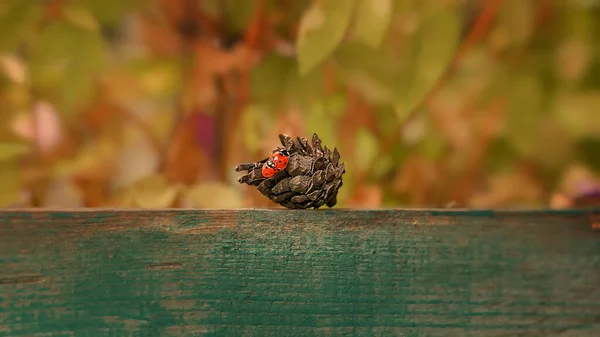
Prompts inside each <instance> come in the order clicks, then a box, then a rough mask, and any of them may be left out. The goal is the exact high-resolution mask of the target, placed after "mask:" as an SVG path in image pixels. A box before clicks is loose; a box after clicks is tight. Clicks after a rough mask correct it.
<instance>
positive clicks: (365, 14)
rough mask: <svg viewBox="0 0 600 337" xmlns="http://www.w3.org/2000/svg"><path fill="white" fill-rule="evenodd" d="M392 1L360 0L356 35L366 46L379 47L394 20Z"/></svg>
mask: <svg viewBox="0 0 600 337" xmlns="http://www.w3.org/2000/svg"><path fill="white" fill-rule="evenodd" d="M392 12H393V3H392V0H358V4H357V10H356V22H355V24H354V33H355V34H356V38H357V39H358V40H359V41H361V42H363V43H364V44H366V45H368V46H370V47H372V48H376V47H378V46H379V45H380V44H381V42H382V41H383V38H384V37H385V34H386V32H387V29H388V27H389V24H390V22H391V19H392Z"/></svg>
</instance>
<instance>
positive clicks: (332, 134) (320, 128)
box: [306, 96, 346, 146]
mask: <svg viewBox="0 0 600 337" xmlns="http://www.w3.org/2000/svg"><path fill="white" fill-rule="evenodd" d="M345 109H346V101H345V100H344V99H341V98H340V97H339V96H333V97H331V98H327V99H323V100H320V101H317V102H315V103H314V104H313V105H312V107H311V108H310V109H309V110H308V116H307V118H306V127H307V129H308V130H310V135H312V133H313V132H316V133H317V134H318V135H319V138H321V140H322V141H323V144H330V146H335V145H333V144H337V137H336V134H337V132H336V130H337V119H338V118H339V117H340V116H341V114H342V113H343V111H344V110H345ZM310 135H309V136H310Z"/></svg>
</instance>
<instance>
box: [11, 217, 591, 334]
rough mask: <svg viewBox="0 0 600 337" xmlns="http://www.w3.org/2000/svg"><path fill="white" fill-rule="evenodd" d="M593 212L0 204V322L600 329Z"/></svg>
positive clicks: (284, 328)
mask: <svg viewBox="0 0 600 337" xmlns="http://www.w3.org/2000/svg"><path fill="white" fill-rule="evenodd" d="M593 215H596V216H597V215H598V211H595V212H594V211H562V212H514V213H511V212H491V211H471V212H469V211H442V210H440V211H419V210H414V211H401V210H377V211H370V210H360V211H356V210H320V211H287V210H236V211H208V210H206V211H204V210H160V211H150V210H148V211H145V210H143V211H142V210H136V211H114V210H100V211H99V210H93V211H55V212H48V211H31V210H29V211H27V210H23V211H3V212H0V336H50V335H52V336H461V337H462V336H593V337H598V336H600V233H598V232H595V231H592V228H591V220H590V219H591V217H592V216H593Z"/></svg>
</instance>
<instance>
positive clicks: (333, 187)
mask: <svg viewBox="0 0 600 337" xmlns="http://www.w3.org/2000/svg"><path fill="white" fill-rule="evenodd" d="M279 140H280V141H281V144H282V145H283V146H284V147H283V149H285V150H287V152H288V154H289V162H288V164H287V166H286V168H285V169H284V170H283V171H281V172H279V173H276V174H275V175H274V176H272V177H270V178H265V177H263V175H262V167H263V164H264V163H265V162H267V160H268V159H269V158H266V159H264V160H261V161H259V162H256V163H248V164H240V165H238V166H236V168H235V170H236V171H237V172H240V171H247V172H248V173H246V174H244V175H243V176H241V177H240V178H239V179H238V182H239V183H240V184H244V183H245V184H248V185H252V186H257V189H258V190H259V191H260V193H262V194H263V195H265V196H266V197H268V198H269V199H271V200H273V201H274V202H276V203H278V204H280V205H282V206H284V207H286V208H293V209H306V208H311V207H312V208H314V209H317V208H319V207H321V206H323V205H327V206H328V207H333V206H334V205H335V204H336V203H337V194H338V190H339V188H340V187H342V175H343V174H344V173H345V172H346V169H345V167H346V166H345V164H344V163H340V154H339V152H338V150H337V148H334V149H333V152H332V151H331V150H329V149H328V148H327V146H325V149H323V147H322V146H321V139H319V136H317V134H316V133H315V134H313V137H312V147H311V146H310V145H309V143H308V140H307V139H306V138H302V137H297V142H294V140H293V139H292V138H291V137H290V136H288V135H286V134H280V135H279ZM278 149H282V148H276V149H275V150H273V151H276V150H278Z"/></svg>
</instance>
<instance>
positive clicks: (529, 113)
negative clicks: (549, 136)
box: [504, 75, 544, 156]
mask: <svg viewBox="0 0 600 337" xmlns="http://www.w3.org/2000/svg"><path fill="white" fill-rule="evenodd" d="M543 96H544V93H543V91H542V87H541V84H540V82H539V79H538V78H537V77H535V76H532V75H523V76H520V77H519V78H517V79H516V80H515V82H514V83H512V88H511V97H510V105H509V112H508V118H507V122H506V127H505V131H504V134H505V137H506V140H507V141H508V142H509V143H510V144H511V146H513V147H514V148H515V149H516V150H517V152H519V153H520V154H521V155H523V156H531V155H533V154H534V151H535V150H536V143H537V137H538V130H539V127H540V118H541V117H542V116H541V112H542V104H543Z"/></svg>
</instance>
